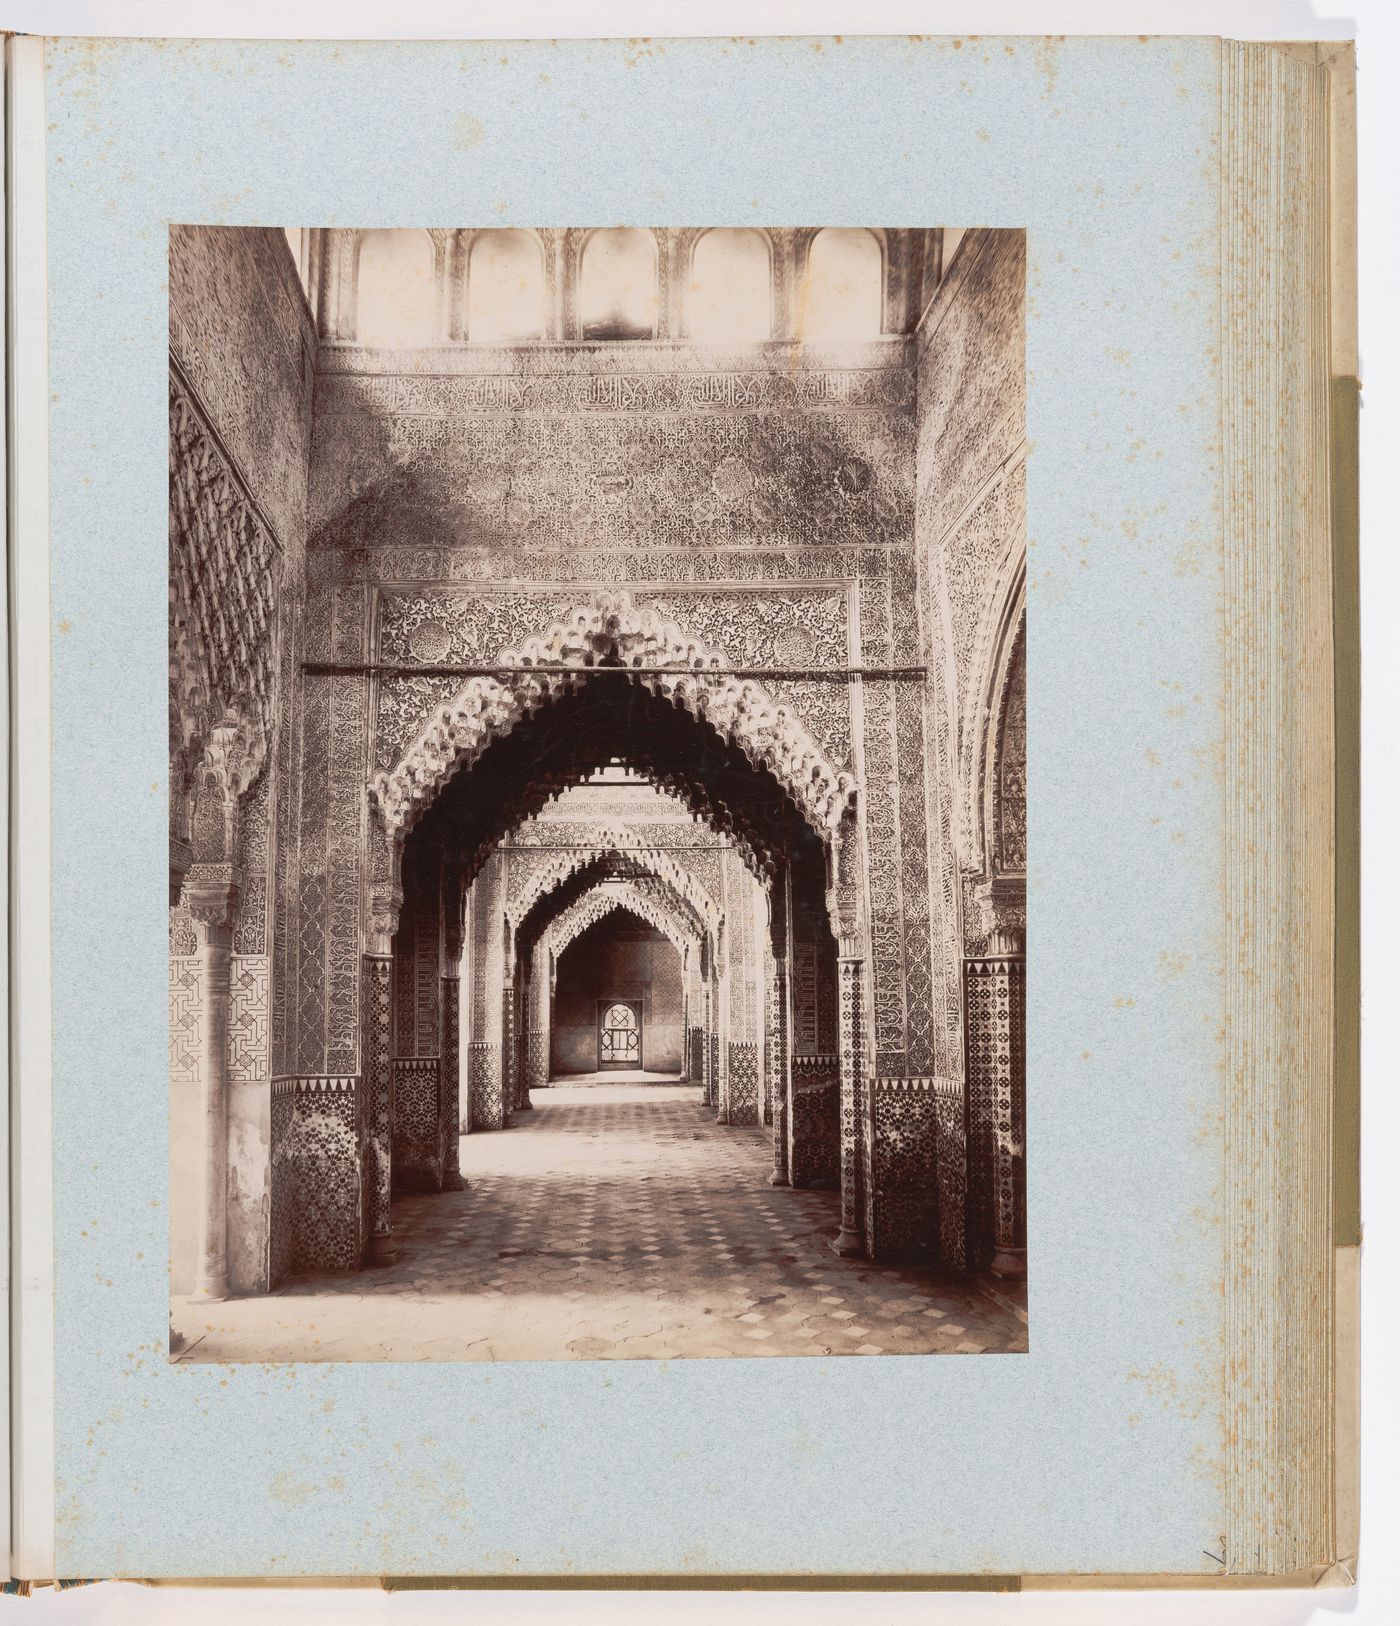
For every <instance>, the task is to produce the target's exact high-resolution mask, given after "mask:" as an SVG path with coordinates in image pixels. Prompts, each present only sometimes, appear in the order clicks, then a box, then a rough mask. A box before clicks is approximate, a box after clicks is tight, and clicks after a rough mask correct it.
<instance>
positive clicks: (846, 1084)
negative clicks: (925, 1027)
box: [831, 956, 865, 1257]
mask: <svg viewBox="0 0 1400 1626" xmlns="http://www.w3.org/2000/svg"><path fill="white" fill-rule="evenodd" d="M837 980H838V987H839V1000H838V1021H839V1033H840V1044H839V1049H840V1066H841V1229H840V1231H839V1232H838V1233H837V1234H836V1236H835V1237H834V1238H833V1239H832V1243H831V1248H832V1251H833V1252H834V1253H838V1254H841V1255H843V1256H846V1257H851V1256H857V1255H860V1254H863V1253H864V1252H865V1234H864V1224H863V1219H862V1214H861V1198H862V1193H861V1189H860V1188H861V1178H860V1173H861V1156H862V1150H863V1142H864V1124H863V1122H862V1115H863V1107H864V1088H863V1086H864V1078H863V1074H864V1071H865V1021H864V1011H863V1008H862V1007H863V1002H864V986H865V962H864V961H863V960H857V959H847V958H845V957H844V956H843V957H842V958H841V959H840V960H839V961H838V963H837Z"/></svg>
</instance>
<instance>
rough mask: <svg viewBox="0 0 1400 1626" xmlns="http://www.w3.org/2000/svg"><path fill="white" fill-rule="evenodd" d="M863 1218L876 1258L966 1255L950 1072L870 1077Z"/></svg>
mask: <svg viewBox="0 0 1400 1626" xmlns="http://www.w3.org/2000/svg"><path fill="white" fill-rule="evenodd" d="M869 1101H870V1107H869V1128H868V1133H869V1137H870V1140H869V1168H870V1189H869V1192H868V1198H867V1209H866V1224H867V1229H868V1243H869V1247H870V1252H871V1255H872V1256H873V1257H874V1258H876V1259H933V1258H941V1259H942V1260H943V1262H944V1263H945V1264H950V1265H955V1266H957V1267H960V1266H961V1265H962V1264H963V1263H964V1262H965V1257H966V1242H965V1237H964V1231H965V1223H964V1217H963V1216H964V1205H965V1201H966V1150H965V1141H964V1132H963V1124H962V1090H961V1086H960V1083H959V1081H958V1080H957V1079H955V1078H931V1077H924V1078H876V1079H872V1080H871V1082H870V1095H869Z"/></svg>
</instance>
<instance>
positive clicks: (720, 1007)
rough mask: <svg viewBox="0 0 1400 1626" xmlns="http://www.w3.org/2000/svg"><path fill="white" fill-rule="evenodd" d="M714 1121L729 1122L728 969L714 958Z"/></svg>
mask: <svg viewBox="0 0 1400 1626" xmlns="http://www.w3.org/2000/svg"><path fill="white" fill-rule="evenodd" d="M715 975H716V988H715V1119H716V1121H717V1122H719V1123H722V1124H727V1123H728V1122H729V1028H730V1017H729V1011H730V993H729V976H728V967H727V966H726V965H725V964H724V963H723V962H722V961H720V959H719V957H718V956H716V964H715Z"/></svg>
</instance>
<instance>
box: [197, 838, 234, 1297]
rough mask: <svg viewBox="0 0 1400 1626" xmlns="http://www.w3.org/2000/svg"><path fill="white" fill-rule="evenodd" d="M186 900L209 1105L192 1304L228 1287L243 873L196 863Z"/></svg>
mask: <svg viewBox="0 0 1400 1626" xmlns="http://www.w3.org/2000/svg"><path fill="white" fill-rule="evenodd" d="M185 896H186V897H187V898H188V899H189V905H190V914H191V916H192V917H193V919H194V922H195V930H196V932H197V934H198V939H199V987H200V996H201V997H200V1005H201V1015H202V1016H203V1021H202V1022H201V1024H200V1046H199V1080H200V1085H201V1093H202V1095H203V1106H204V1157H203V1170H202V1181H201V1184H202V1201H201V1203H200V1207H199V1264H198V1268H197V1270H196V1273H195V1283H194V1295H193V1296H194V1297H195V1298H196V1299H201V1300H204V1301H206V1302H215V1301H217V1300H220V1299H226V1298H227V1297H228V1296H229V1285H228V1008H229V983H230V972H231V964H232V956H233V930H232V916H233V911H234V908H235V907H236V905H237V902H238V872H237V870H235V869H234V868H233V866H232V865H230V864H195V865H193V866H192V867H191V869H190V871H189V874H188V875H187V876H186V878H185Z"/></svg>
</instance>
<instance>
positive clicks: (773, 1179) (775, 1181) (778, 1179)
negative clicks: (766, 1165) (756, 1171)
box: [768, 1169, 792, 1186]
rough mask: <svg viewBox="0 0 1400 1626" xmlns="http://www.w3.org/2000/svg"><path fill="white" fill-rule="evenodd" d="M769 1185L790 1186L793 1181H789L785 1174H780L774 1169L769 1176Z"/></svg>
mask: <svg viewBox="0 0 1400 1626" xmlns="http://www.w3.org/2000/svg"><path fill="white" fill-rule="evenodd" d="M768 1184H769V1185H770V1186H790V1185H791V1184H792V1181H791V1180H789V1179H788V1177H787V1176H786V1175H785V1174H779V1173H778V1171H777V1170H776V1169H774V1170H773V1172H772V1174H770V1175H769V1176H768Z"/></svg>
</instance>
